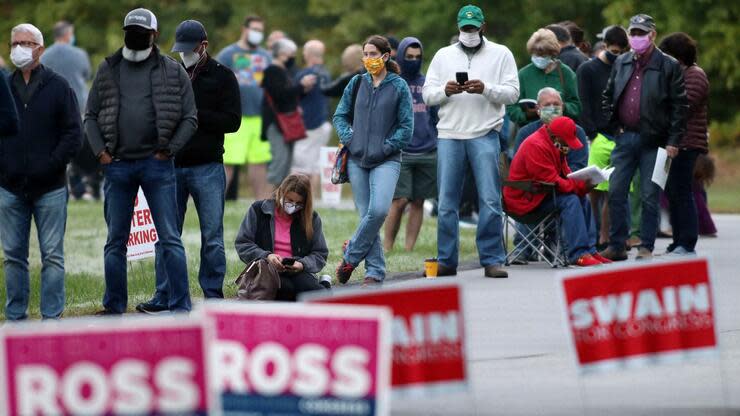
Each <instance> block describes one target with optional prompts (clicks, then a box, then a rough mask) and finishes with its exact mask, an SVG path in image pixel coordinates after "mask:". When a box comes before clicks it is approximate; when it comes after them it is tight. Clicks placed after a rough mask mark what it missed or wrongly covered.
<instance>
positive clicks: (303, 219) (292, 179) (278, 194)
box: [273, 174, 313, 241]
mask: <svg viewBox="0 0 740 416" xmlns="http://www.w3.org/2000/svg"><path fill="white" fill-rule="evenodd" d="M288 192H295V193H297V194H298V195H300V196H302V197H303V209H302V210H300V211H298V213H297V214H296V215H297V216H298V217H299V219H300V224H301V226H302V227H303V231H305V232H306V238H308V240H309V241H310V240H311V239H312V238H313V195H312V193H311V179H309V177H308V176H306V175H303V174H292V175H288V177H287V178H285V179H283V182H282V183H281V184H280V186H278V188H277V189H276V190H275V193H274V194H273V199H274V200H275V209H277V210H280V211H282V210H283V199H284V198H285V194H287V193H288Z"/></svg>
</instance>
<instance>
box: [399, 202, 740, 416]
mask: <svg viewBox="0 0 740 416" xmlns="http://www.w3.org/2000/svg"><path fill="white" fill-rule="evenodd" d="M714 218H715V221H716V223H717V227H718V229H719V230H720V231H719V238H713V239H700V241H699V244H698V246H697V251H698V253H699V254H700V255H707V256H710V261H711V272H712V278H713V285H714V286H713V289H714V297H715V302H716V305H715V308H716V313H717V323H718V327H719V342H720V345H721V353H720V356H719V358H718V359H705V360H701V361H695V362H690V363H685V364H674V365H664V366H659V367H657V366H656V367H645V368H641V369H636V370H620V371H615V372H609V373H601V374H594V375H588V376H583V377H582V376H579V375H578V374H577V372H576V369H575V366H574V361H573V358H572V356H571V355H570V349H569V344H568V343H569V339H568V338H567V334H566V332H565V328H564V326H563V316H562V312H561V309H560V305H559V303H558V302H559V301H558V297H557V294H556V291H555V273H556V271H554V270H553V269H550V268H548V267H546V266H543V265H541V264H540V265H537V264H532V265H528V266H513V267H510V268H509V276H510V277H509V278H508V279H486V278H484V277H483V270H482V269H476V270H470V271H465V272H461V273H460V274H459V275H458V276H457V277H448V278H444V279H450V280H452V279H456V280H457V281H459V282H461V283H462V285H463V290H464V303H465V316H466V320H465V324H466V328H465V331H466V334H467V342H468V350H467V352H468V370H469V380H470V387H469V391H468V392H467V393H465V394H450V395H439V396H437V397H430V398H426V399H403V400H399V399H397V398H396V399H395V400H393V401H392V413H393V414H394V415H396V414H397V415H715V414H716V415H740V273H739V272H738V271H739V270H740V216H729V215H716V216H714ZM669 242H670V240H663V239H661V240H658V242H657V248H656V253H662V252H663V251H665V247H666V246H667V245H668V243H669ZM633 255H634V253H633ZM629 261H633V260H629ZM653 261H661V260H660V258H659V257H658V258H656V259H655V260H653ZM440 279H443V278H440ZM412 283H418V280H417V281H415V282H410V281H408V280H407V281H398V282H395V283H394V282H393V281H388V282H387V285H394V284H395V285H406V284H412ZM730 409H732V410H730Z"/></svg>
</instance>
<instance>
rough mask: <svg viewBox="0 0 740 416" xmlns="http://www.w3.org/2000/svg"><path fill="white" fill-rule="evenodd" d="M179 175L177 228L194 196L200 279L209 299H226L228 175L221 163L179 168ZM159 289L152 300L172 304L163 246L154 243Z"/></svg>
mask: <svg viewBox="0 0 740 416" xmlns="http://www.w3.org/2000/svg"><path fill="white" fill-rule="evenodd" d="M175 172H176V174H177V229H178V231H179V232H180V235H182V228H183V224H184V223H185V211H186V210H187V208H188V198H189V197H190V196H191V195H192V196H193V203H194V204H195V210H196V212H197V213H198V221H199V222H200V269H199V271H198V282H199V283H200V288H201V289H202V290H203V295H204V296H205V297H206V298H223V297H224V292H223V284H224V275H225V274H226V254H225V253H224V193H225V192H226V175H225V173H224V165H223V164H221V163H208V164H205V165H199V166H193V167H187V168H176V169H175ZM154 247H155V251H156V255H157V257H156V259H155V267H156V270H157V291H156V293H155V294H154V299H152V302H153V303H156V304H158V305H161V306H167V305H168V304H169V292H168V291H167V286H168V282H167V280H168V277H167V268H166V267H165V265H164V261H162V259H163V258H164V253H163V251H162V245H161V244H160V243H159V242H158V243H157V244H156V245H155V246H154Z"/></svg>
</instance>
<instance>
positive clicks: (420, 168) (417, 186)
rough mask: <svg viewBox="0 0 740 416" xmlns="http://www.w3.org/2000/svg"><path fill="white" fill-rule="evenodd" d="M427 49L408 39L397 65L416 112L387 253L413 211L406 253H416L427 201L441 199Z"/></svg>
mask: <svg viewBox="0 0 740 416" xmlns="http://www.w3.org/2000/svg"><path fill="white" fill-rule="evenodd" d="M422 54H423V47H422V44H421V41H420V40H419V39H417V38H412V37H408V38H404V39H402V40H401V43H400V44H399V46H398V55H397V57H396V61H397V62H398V65H399V66H400V67H401V77H402V78H403V79H404V80H405V81H406V82H407V83H408V84H409V90H411V98H412V100H413V101H412V104H413V109H414V134H413V136H412V137H411V143H409V145H408V147H406V148H405V149H404V150H403V152H402V158H401V173H400V175H399V177H398V183H397V184H396V191H395V193H394V195H393V205H391V209H390V212H389V213H388V218H387V219H386V221H385V240H384V242H383V243H384V244H383V245H384V248H385V251H391V250H393V244H394V243H395V241H396V236H397V235H398V229H399V227H400V225H401V217H402V216H403V212H404V210H405V209H406V207H407V206H408V207H409V218H408V223H407V225H406V240H405V246H404V248H405V250H406V251H412V250H413V249H414V246H415V245H416V239H417V238H418V237H419V231H420V230H421V224H422V222H423V221H424V200H425V199H429V198H436V197H437V110H438V109H437V108H436V107H427V105H426V104H424V99H423V97H422V87H423V86H424V80H425V78H424V74H422V73H421V65H422V58H423V56H422Z"/></svg>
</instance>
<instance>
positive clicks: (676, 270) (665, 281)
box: [558, 258, 717, 371]
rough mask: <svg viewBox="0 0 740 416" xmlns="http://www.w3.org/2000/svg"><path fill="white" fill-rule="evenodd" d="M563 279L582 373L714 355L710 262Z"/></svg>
mask: <svg viewBox="0 0 740 416" xmlns="http://www.w3.org/2000/svg"><path fill="white" fill-rule="evenodd" d="M559 277H560V278H559V282H558V284H559V285H560V287H559V292H560V294H561V298H562V305H563V308H564V311H565V316H566V319H565V321H566V322H567V327H568V334H569V337H570V338H571V340H572V344H573V347H574V351H575V356H576V360H577V363H578V366H579V367H580V369H581V370H582V371H589V370H598V369H605V368H614V367H619V366H626V365H634V364H642V363H646V362H655V361H673V360H677V359H683V358H686V357H691V356H695V355H703V354H706V353H713V352H715V351H716V347H717V335H716V327H715V313H714V303H713V301H712V288H711V284H710V279H709V267H708V264H707V260H706V259H699V258H697V259H692V260H688V261H677V262H653V263H645V264H639V265H635V266H627V267H621V268H607V269H602V270H598V269H592V270H588V271H587V272H582V273H575V274H569V273H564V274H562V275H560V276H559Z"/></svg>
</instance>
